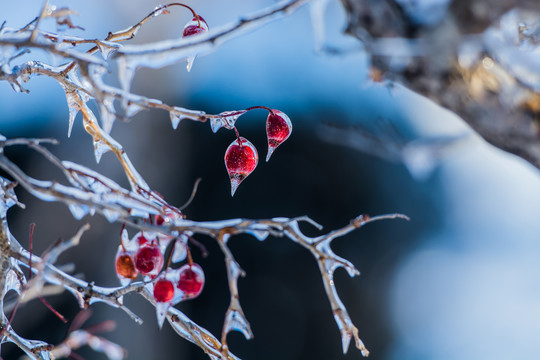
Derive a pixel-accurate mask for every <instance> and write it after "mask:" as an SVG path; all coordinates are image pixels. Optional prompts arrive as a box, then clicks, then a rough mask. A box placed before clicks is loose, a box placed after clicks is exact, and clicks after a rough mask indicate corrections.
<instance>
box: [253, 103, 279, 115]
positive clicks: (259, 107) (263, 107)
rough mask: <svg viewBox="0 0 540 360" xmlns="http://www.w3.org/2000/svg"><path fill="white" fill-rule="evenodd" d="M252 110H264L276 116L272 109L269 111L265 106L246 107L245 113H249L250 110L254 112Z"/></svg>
mask: <svg viewBox="0 0 540 360" xmlns="http://www.w3.org/2000/svg"><path fill="white" fill-rule="evenodd" d="M254 109H265V110H268V111H269V112H270V114H272V115H276V114H275V113H274V111H273V110H272V109H270V108H269V107H267V106H260V105H257V106H251V107H248V108H247V109H246V111H250V110H254Z"/></svg>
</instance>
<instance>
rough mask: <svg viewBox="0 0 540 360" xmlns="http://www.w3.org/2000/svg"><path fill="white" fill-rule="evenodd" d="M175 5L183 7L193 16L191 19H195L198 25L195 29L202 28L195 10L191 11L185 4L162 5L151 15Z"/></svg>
mask: <svg viewBox="0 0 540 360" xmlns="http://www.w3.org/2000/svg"><path fill="white" fill-rule="evenodd" d="M175 5H176V6H183V7H185V8H186V9H188V10H189V11H191V13H192V14H193V17H194V18H195V19H197V23H198V25H197V27H199V28H201V27H202V26H201V20H200V19H199V15H197V13H196V12H195V10H193V9H192V8H190V7H189V6H187V5H186V4H182V3H170V4H166V5H162V6H160V7H158V8H156V9H155V10H154V11H153V12H152V14H154V13H156V12H157V11H160V10H162V9H166V8H168V7H169V6H175Z"/></svg>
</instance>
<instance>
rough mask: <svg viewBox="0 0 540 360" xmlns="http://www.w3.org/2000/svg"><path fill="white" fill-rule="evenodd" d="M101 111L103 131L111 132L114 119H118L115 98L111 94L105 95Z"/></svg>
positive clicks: (100, 107)
mask: <svg viewBox="0 0 540 360" xmlns="http://www.w3.org/2000/svg"><path fill="white" fill-rule="evenodd" d="M99 112H100V115H101V125H102V128H103V131H105V133H106V134H110V133H111V130H112V127H113V125H114V121H115V120H116V114H115V111H114V98H113V97H110V96H107V97H104V98H103V101H102V103H100V106H99Z"/></svg>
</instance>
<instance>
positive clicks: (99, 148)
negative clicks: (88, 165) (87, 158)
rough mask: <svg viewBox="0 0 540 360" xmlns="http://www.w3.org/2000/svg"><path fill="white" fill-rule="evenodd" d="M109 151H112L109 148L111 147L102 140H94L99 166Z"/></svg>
mask: <svg viewBox="0 0 540 360" xmlns="http://www.w3.org/2000/svg"><path fill="white" fill-rule="evenodd" d="M107 151H111V148H110V147H109V145H107V144H106V143H104V142H103V141H101V140H98V141H95V140H94V155H95V157H96V162H97V163H98V164H99V161H100V160H101V157H102V156H103V154H105V153H106V152H107Z"/></svg>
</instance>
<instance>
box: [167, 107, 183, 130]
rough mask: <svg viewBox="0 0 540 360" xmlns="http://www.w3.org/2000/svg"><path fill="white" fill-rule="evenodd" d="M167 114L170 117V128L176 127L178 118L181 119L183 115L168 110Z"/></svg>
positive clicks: (178, 121) (178, 122)
mask: <svg viewBox="0 0 540 360" xmlns="http://www.w3.org/2000/svg"><path fill="white" fill-rule="evenodd" d="M169 116H170V117H171V125H172V128H173V129H174V130H176V129H177V128H178V124H180V120H182V119H183V118H184V117H183V116H182V115H181V114H179V113H177V112H175V111H171V112H169Z"/></svg>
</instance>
